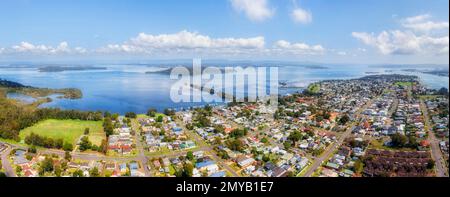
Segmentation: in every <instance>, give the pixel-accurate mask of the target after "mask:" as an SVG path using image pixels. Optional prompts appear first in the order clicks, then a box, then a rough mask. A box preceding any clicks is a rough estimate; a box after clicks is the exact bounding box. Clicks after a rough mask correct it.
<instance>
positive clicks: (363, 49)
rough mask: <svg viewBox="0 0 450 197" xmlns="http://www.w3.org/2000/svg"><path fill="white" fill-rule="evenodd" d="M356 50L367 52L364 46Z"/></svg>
mask: <svg viewBox="0 0 450 197" xmlns="http://www.w3.org/2000/svg"><path fill="white" fill-rule="evenodd" d="M357 50H358V51H359V52H363V53H365V52H367V49H365V48H358V49H357Z"/></svg>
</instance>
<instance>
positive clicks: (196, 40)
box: [0, 31, 325, 58]
mask: <svg viewBox="0 0 450 197" xmlns="http://www.w3.org/2000/svg"><path fill="white" fill-rule="evenodd" d="M1 51H3V54H5V53H6V54H9V55H13V54H33V55H74V54H78V55H114V56H116V55H117V56H127V55H131V56H145V57H148V56H152V57H167V58H173V57H196V56H201V57H230V58H232V57H237V58H243V57H244V58H247V57H249V58H252V57H272V56H283V57H288V56H291V57H292V56H301V55H322V54H323V53H324V52H325V48H324V47H322V46H321V45H308V44H305V43H301V42H299V43H290V42H288V41H285V40H280V41H277V42H276V43H274V44H273V45H271V46H269V47H266V43H265V38H264V37H262V36H257V37H250V38H233V37H225V38H211V37H210V36H207V35H202V34H199V33H194V32H189V31H180V32H178V33H173V34H158V35H152V34H146V33H140V34H138V35H137V36H136V37H133V38H130V39H128V41H125V42H123V43H111V44H108V45H105V46H103V47H100V48H97V49H93V50H92V49H91V50H87V49H85V48H82V47H74V48H71V47H70V46H69V44H68V43H67V42H61V43H60V44H58V45H57V46H49V45H35V44H32V43H29V42H21V43H20V44H18V45H15V46H12V47H9V48H6V49H4V50H0V52H1ZM3 54H2V55H3Z"/></svg>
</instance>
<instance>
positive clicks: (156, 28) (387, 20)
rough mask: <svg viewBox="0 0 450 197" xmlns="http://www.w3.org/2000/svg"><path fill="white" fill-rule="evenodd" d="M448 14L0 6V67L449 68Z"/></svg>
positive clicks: (304, 4)
mask: <svg viewBox="0 0 450 197" xmlns="http://www.w3.org/2000/svg"><path fill="white" fill-rule="evenodd" d="M448 4H449V2H448V0H395V1H392V0H341V1H331V0H297V1H294V0H164V1H163V0H152V1H142V0H127V1H125V0H109V1H104V0H103V1H102V0H97V1H95V0H77V1H70V0H39V1H38V0H2V1H0V25H1V29H2V30H1V31H0V59H6V60H24V59H29V58H32V59H40V58H43V59H61V58H63V59H64V58H71V57H72V58H74V57H76V58H84V59H95V58H106V59H107V58H130V57H131V58H140V59H170V58H180V57H182V58H192V57H202V58H226V59H267V60H270V59H277V60H290V61H316V62H335V63H373V64H375V63H439V64H448V56H449V55H448V54H449V52H448V34H449V32H448V21H449V19H448V15H449V10H448V6H449V5H448ZM175 42H176V43H175Z"/></svg>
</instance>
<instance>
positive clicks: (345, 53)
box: [337, 51, 347, 56]
mask: <svg viewBox="0 0 450 197" xmlns="http://www.w3.org/2000/svg"><path fill="white" fill-rule="evenodd" d="M337 54H338V55H340V56H346V55H347V52H345V51H339V52H338V53H337Z"/></svg>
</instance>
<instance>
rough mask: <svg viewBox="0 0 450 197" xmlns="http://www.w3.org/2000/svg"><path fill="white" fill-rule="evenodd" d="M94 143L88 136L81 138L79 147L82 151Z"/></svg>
mask: <svg viewBox="0 0 450 197" xmlns="http://www.w3.org/2000/svg"><path fill="white" fill-rule="evenodd" d="M91 147H92V143H91V142H90V141H89V138H88V137H87V136H84V137H82V138H81V142H80V145H79V149H80V151H81V152H83V151H86V150H89V149H91Z"/></svg>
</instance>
